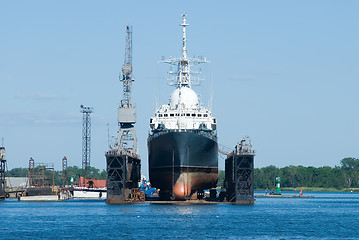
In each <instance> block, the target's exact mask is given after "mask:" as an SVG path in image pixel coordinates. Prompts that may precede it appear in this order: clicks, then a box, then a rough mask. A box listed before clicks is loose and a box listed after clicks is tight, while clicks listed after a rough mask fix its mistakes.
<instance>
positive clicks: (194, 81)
mask: <svg viewBox="0 0 359 240" xmlns="http://www.w3.org/2000/svg"><path fill="white" fill-rule="evenodd" d="M180 26H182V57H181V58H169V59H165V60H162V61H161V62H163V63H168V64H171V65H175V66H177V71H173V72H172V71H170V72H169V73H170V74H173V75H176V77H175V78H170V79H169V80H171V81H173V82H174V84H171V85H175V86H176V87H177V88H181V87H189V88H191V85H199V81H200V80H201V79H198V78H194V77H191V74H199V73H198V72H197V73H195V72H192V71H191V70H190V65H191V64H192V65H196V64H200V63H207V62H208V61H207V59H206V58H203V57H202V58H188V57H187V34H186V27H187V26H189V24H187V20H186V14H183V15H182V23H181V24H180Z"/></svg>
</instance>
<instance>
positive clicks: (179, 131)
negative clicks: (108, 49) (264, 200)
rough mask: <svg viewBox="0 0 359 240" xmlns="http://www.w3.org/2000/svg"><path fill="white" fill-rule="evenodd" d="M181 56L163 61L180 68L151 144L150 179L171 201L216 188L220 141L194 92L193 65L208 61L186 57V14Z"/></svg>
mask: <svg viewBox="0 0 359 240" xmlns="http://www.w3.org/2000/svg"><path fill="white" fill-rule="evenodd" d="M182 17H183V18H182V23H181V24H180V26H181V27H182V31H183V33H182V57H181V58H171V59H167V60H163V61H162V62H164V63H168V64H171V65H175V66H176V67H177V71H176V72H174V75H175V77H174V79H172V80H174V86H175V87H176V89H175V90H174V91H173V92H172V94H171V96H170V100H169V103H168V104H165V105H162V106H161V107H160V108H159V109H157V110H156V112H155V116H154V117H151V118H150V128H151V131H150V134H149V137H148V140H147V144H148V153H149V177H150V181H151V184H152V186H154V187H156V188H158V189H160V196H161V197H162V198H167V199H171V200H185V199H189V198H190V197H191V195H192V194H193V193H195V192H197V193H201V192H203V190H205V189H210V188H213V187H215V186H216V183H217V179H218V143H217V131H216V118H215V117H213V116H212V113H211V111H210V109H209V108H206V107H204V106H202V105H201V104H200V102H199V98H198V95H197V94H196V92H195V91H194V90H193V89H192V85H194V82H195V78H194V77H192V78H191V71H190V66H191V65H196V64H200V63H206V62H207V60H206V59H205V58H201V59H197V58H188V57H187V46H186V45H187V40H186V27H187V26H188V24H187V23H186V15H185V14H183V16H182Z"/></svg>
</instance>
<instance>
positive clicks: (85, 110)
mask: <svg viewBox="0 0 359 240" xmlns="http://www.w3.org/2000/svg"><path fill="white" fill-rule="evenodd" d="M80 108H81V112H82V171H83V177H84V179H86V177H87V170H88V167H89V166H90V149H91V117H90V114H91V113H93V108H92V107H85V106H84V105H81V106H80Z"/></svg>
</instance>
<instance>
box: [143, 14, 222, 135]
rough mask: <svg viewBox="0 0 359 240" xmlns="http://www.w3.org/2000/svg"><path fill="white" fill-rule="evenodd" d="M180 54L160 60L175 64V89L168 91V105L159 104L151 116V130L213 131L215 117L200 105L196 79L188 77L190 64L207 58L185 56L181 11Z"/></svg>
mask: <svg viewBox="0 0 359 240" xmlns="http://www.w3.org/2000/svg"><path fill="white" fill-rule="evenodd" d="M180 26H182V27H183V35H182V41H183V46H182V57H181V58H179V59H176V58H171V59H167V60H164V61H162V62H164V63H168V64H172V65H176V66H177V72H175V73H174V74H175V75H176V76H175V78H174V79H171V80H173V81H174V82H175V83H174V85H175V86H176V90H174V91H173V93H172V94H171V97H170V100H169V103H168V104H165V105H162V106H161V107H160V108H159V109H157V110H156V113H155V116H154V117H151V119H150V127H151V129H152V130H156V129H159V130H160V129H168V130H178V131H186V130H205V129H207V130H216V119H215V118H214V117H212V113H211V111H210V110H209V109H208V108H205V107H203V106H201V105H200V103H199V100H198V96H197V94H196V92H195V91H194V90H193V89H192V88H191V85H192V83H193V82H194V81H196V79H191V72H190V63H192V64H199V63H206V62H207V60H206V59H194V58H188V57H187V47H186V46H187V40H186V27H187V26H188V24H187V23H186V15H185V14H183V19H182V24H180Z"/></svg>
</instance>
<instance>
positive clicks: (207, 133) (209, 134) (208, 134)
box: [149, 129, 217, 141]
mask: <svg viewBox="0 0 359 240" xmlns="http://www.w3.org/2000/svg"><path fill="white" fill-rule="evenodd" d="M213 131H214V130H210V129H180V130H179V129H164V130H160V131H154V132H152V134H149V137H150V138H156V137H158V136H161V135H164V134H167V133H170V132H194V133H198V134H199V135H201V136H204V137H207V138H210V139H212V140H214V141H217V137H216V135H214V134H213Z"/></svg>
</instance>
